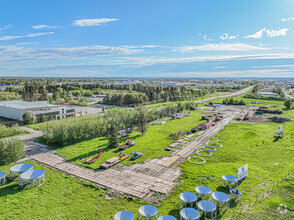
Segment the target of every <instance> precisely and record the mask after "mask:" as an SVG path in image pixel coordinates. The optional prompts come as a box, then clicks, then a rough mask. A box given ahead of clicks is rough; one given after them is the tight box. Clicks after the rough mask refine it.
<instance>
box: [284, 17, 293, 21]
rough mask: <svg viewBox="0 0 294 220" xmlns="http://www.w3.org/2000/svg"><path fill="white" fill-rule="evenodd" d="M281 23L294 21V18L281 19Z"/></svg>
mask: <svg viewBox="0 0 294 220" xmlns="http://www.w3.org/2000/svg"><path fill="white" fill-rule="evenodd" d="M281 21H283V22H285V21H294V17H292V18H291V17H289V18H282V19H281Z"/></svg>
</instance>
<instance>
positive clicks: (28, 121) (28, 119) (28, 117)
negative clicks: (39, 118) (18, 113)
mask: <svg viewBox="0 0 294 220" xmlns="http://www.w3.org/2000/svg"><path fill="white" fill-rule="evenodd" d="M22 120H23V123H24V124H25V125H32V124H34V117H33V116H32V113H30V112H25V113H24V114H23V115H22Z"/></svg>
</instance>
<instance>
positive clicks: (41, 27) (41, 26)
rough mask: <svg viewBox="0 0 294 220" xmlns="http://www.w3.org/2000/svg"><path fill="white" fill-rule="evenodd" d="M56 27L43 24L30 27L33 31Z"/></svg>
mask: <svg viewBox="0 0 294 220" xmlns="http://www.w3.org/2000/svg"><path fill="white" fill-rule="evenodd" d="M57 27H58V26H48V25H44V24H40V25H35V26H32V28H34V29H38V30H39V29H44V28H57Z"/></svg>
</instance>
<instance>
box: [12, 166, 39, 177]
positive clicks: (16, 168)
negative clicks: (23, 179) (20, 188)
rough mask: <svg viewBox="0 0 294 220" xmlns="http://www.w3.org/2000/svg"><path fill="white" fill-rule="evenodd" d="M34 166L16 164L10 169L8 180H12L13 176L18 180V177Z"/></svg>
mask: <svg viewBox="0 0 294 220" xmlns="http://www.w3.org/2000/svg"><path fill="white" fill-rule="evenodd" d="M33 167H34V165H33V164H31V163H21V164H16V165H14V166H13V167H11V168H10V176H9V177H10V178H14V177H15V176H17V178H19V176H20V175H21V174H22V173H24V172H26V171H28V170H31V169H33Z"/></svg>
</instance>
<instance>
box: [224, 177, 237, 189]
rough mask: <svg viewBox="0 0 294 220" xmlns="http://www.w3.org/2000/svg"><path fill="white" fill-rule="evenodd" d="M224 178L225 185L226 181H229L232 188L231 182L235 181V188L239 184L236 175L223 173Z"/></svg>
mask: <svg viewBox="0 0 294 220" xmlns="http://www.w3.org/2000/svg"><path fill="white" fill-rule="evenodd" d="M222 179H223V186H225V183H226V182H227V184H228V187H229V188H230V185H231V183H234V186H233V188H235V187H236V186H237V182H238V178H237V177H234V176H231V175H223V176H222Z"/></svg>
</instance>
